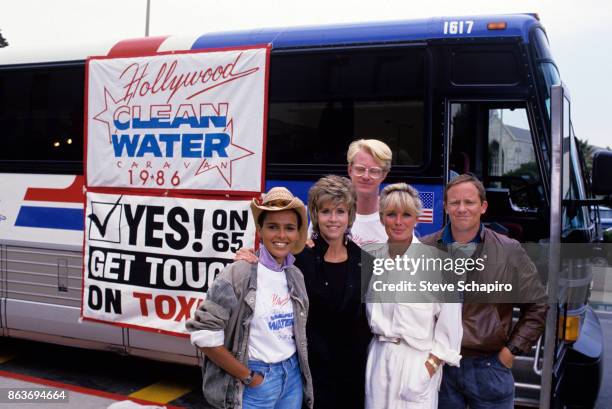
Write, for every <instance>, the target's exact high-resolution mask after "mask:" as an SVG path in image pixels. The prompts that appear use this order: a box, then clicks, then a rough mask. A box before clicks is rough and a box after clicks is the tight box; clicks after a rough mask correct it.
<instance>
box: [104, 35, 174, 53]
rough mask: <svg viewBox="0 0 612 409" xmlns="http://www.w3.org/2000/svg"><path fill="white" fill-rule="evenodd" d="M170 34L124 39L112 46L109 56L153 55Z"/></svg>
mask: <svg viewBox="0 0 612 409" xmlns="http://www.w3.org/2000/svg"><path fill="white" fill-rule="evenodd" d="M168 37H169V36H159V37H146V38H135V39H130V40H122V41H119V42H118V43H117V44H115V45H114V46H113V48H111V50H110V51H109V52H108V56H109V57H136V56H141V55H151V54H154V53H155V52H157V49H158V48H159V46H160V45H161V43H163V42H164V41H165V40H166V38H168Z"/></svg>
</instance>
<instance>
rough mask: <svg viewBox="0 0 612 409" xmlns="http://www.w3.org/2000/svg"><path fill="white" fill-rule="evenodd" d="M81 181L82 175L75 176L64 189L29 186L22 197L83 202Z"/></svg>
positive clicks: (43, 200)
mask: <svg viewBox="0 0 612 409" xmlns="http://www.w3.org/2000/svg"><path fill="white" fill-rule="evenodd" d="M83 182H84V179H83V176H75V177H74V182H72V184H71V185H70V186H68V187H66V188H64V189H49V188H42V187H29V188H28V190H26V194H25V197H24V198H23V199H24V200H37V201H39V202H67V203H83V197H84V193H83Z"/></svg>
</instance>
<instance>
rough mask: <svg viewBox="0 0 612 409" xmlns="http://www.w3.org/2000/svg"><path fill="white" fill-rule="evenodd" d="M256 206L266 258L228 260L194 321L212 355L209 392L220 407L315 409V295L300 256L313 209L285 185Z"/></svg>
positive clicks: (191, 326)
mask: <svg viewBox="0 0 612 409" xmlns="http://www.w3.org/2000/svg"><path fill="white" fill-rule="evenodd" d="M251 211H252V213H253V217H254V219H255V222H256V223H257V232H258V234H259V237H260V238H261V244H262V245H261V246H260V249H259V254H258V256H259V262H258V263H257V264H250V263H247V262H245V261H237V262H235V263H233V264H230V265H228V266H227V267H226V268H225V270H223V272H222V273H221V274H220V275H219V276H218V277H217V278H216V279H215V281H214V282H213V283H212V285H211V287H210V288H209V290H208V293H207V296H206V300H205V301H204V302H203V303H202V304H201V305H200V307H199V308H198V310H197V311H196V314H195V317H194V318H193V319H192V320H190V321H188V322H187V329H188V330H189V331H190V332H191V342H192V343H193V344H194V345H196V346H198V347H199V348H200V349H201V350H202V352H203V353H204V355H205V357H206V359H205V360H204V364H203V367H202V375H203V392H204V398H205V400H206V403H207V404H208V405H209V407H213V408H229V407H231V408H245V409H247V408H249V409H250V408H270V409H273V408H275V409H300V408H301V407H302V402H304V403H305V404H306V407H308V408H312V404H313V395H312V379H311V376H310V369H309V366H308V357H307V349H306V348H307V347H306V316H307V313H308V297H307V295H306V288H305V285H304V278H303V276H302V273H301V272H300V270H299V269H298V268H296V267H295V266H294V265H293V262H294V257H293V254H297V253H299V252H301V251H302V249H303V248H304V243H305V242H306V235H307V225H306V223H307V220H306V209H305V207H304V204H303V203H302V201H301V200H300V199H298V198H296V197H294V196H293V195H292V194H291V192H289V191H288V190H287V189H285V188H282V187H276V188H272V189H270V191H269V192H268V193H267V194H266V195H265V196H264V197H263V198H262V200H261V201H258V200H253V202H252V203H251Z"/></svg>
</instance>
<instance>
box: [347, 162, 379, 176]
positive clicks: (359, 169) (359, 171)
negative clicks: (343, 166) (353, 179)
mask: <svg viewBox="0 0 612 409" xmlns="http://www.w3.org/2000/svg"><path fill="white" fill-rule="evenodd" d="M351 168H352V169H353V174H354V175H355V176H363V175H365V174H366V173H367V174H368V175H370V177H371V178H372V179H380V178H382V177H383V176H385V170H384V169H383V168H367V167H365V166H363V165H352V166H351Z"/></svg>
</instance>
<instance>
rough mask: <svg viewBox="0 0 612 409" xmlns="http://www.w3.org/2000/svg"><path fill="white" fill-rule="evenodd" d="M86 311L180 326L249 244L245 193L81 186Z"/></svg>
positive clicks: (172, 329) (107, 318)
mask: <svg viewBox="0 0 612 409" xmlns="http://www.w3.org/2000/svg"><path fill="white" fill-rule="evenodd" d="M86 201H87V203H86V209H85V215H86V216H85V244H84V274H83V299H82V309H81V315H82V317H83V318H84V319H91V320H97V321H104V322H111V323H115V324H118V325H122V326H127V327H136V328H141V329H154V330H159V331H161V332H168V333H173V334H181V333H185V321H186V320H187V319H189V318H191V317H192V316H193V312H194V311H195V309H196V308H197V306H198V305H199V304H200V303H201V302H202V301H203V300H204V297H205V293H206V291H207V290H208V287H209V285H210V284H211V283H212V281H213V279H214V278H215V277H216V276H217V275H218V274H219V273H220V272H221V270H222V269H223V268H224V266H225V265H227V264H228V263H231V262H232V258H233V252H235V251H236V250H237V249H238V248H240V247H244V246H246V247H253V244H254V239H255V223H254V221H253V218H252V215H251V213H250V210H249V203H250V201H248V200H198V199H194V198H184V197H183V198H181V197H155V196H135V195H125V194H123V195H121V194H107V193H93V192H87V199H86Z"/></svg>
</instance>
